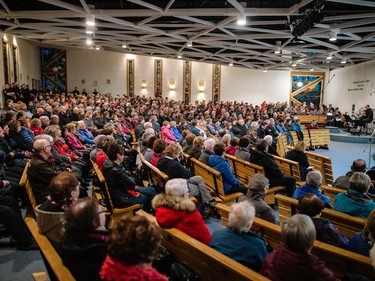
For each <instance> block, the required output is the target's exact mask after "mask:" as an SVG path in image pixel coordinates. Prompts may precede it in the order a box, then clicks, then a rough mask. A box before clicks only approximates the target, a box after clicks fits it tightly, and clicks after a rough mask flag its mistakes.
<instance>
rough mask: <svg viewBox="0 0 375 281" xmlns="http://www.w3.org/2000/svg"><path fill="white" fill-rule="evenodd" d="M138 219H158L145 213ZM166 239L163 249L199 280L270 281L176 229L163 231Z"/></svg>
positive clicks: (139, 213) (141, 213)
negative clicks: (143, 217)
mask: <svg viewBox="0 0 375 281" xmlns="http://www.w3.org/2000/svg"><path fill="white" fill-rule="evenodd" d="M137 215H140V216H145V217H146V218H147V219H148V220H149V221H151V222H153V223H156V224H157V222H156V219H155V217H153V216H152V215H150V214H148V213H145V212H144V211H138V212H137ZM162 236H163V238H162V245H163V246H164V247H166V248H167V249H168V251H170V252H171V253H172V254H173V256H174V257H175V258H176V259H177V261H178V262H180V263H183V264H185V265H186V266H188V267H189V268H190V269H191V270H192V271H194V272H195V273H196V274H197V275H198V277H199V280H207V281H211V280H212V281H217V280H223V281H226V280H228V281H229V280H238V281H240V280H244V281H245V280H260V281H265V280H269V279H267V278H266V277H264V276H262V275H260V274H259V273H256V272H255V271H253V270H251V269H249V268H248V267H246V266H244V265H242V264H240V263H238V262H236V261H235V260H233V259H231V258H229V257H227V256H225V255H223V254H221V253H220V252H218V251H216V250H214V249H212V248H210V247H209V246H207V245H205V244H203V243H201V242H199V241H198V240H196V239H194V238H192V237H190V236H189V235H187V234H185V233H183V232H181V231H179V230H177V229H175V228H170V229H165V228H162Z"/></svg>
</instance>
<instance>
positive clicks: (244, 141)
mask: <svg viewBox="0 0 375 281" xmlns="http://www.w3.org/2000/svg"><path fill="white" fill-rule="evenodd" d="M249 144H250V141H249V139H248V138H247V137H242V138H240V141H239V142H238V146H239V147H242V148H247V147H248V146H249Z"/></svg>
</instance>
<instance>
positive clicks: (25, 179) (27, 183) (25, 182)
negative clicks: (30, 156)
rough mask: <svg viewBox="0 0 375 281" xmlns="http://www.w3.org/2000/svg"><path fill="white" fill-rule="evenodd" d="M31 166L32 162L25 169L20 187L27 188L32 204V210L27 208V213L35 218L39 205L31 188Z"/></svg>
mask: <svg viewBox="0 0 375 281" xmlns="http://www.w3.org/2000/svg"><path fill="white" fill-rule="evenodd" d="M29 166H30V161H29V162H27V163H26V165H25V169H24V170H23V173H22V176H21V179H20V181H19V186H20V187H21V188H22V187H24V188H25V190H26V193H27V196H28V198H29V201H30V204H31V206H30V207H31V208H27V211H26V212H27V215H29V216H31V217H35V208H36V206H37V205H38V204H37V202H36V198H35V195H34V192H33V189H32V187H31V184H30V181H29V179H28V177H27V170H28V169H29Z"/></svg>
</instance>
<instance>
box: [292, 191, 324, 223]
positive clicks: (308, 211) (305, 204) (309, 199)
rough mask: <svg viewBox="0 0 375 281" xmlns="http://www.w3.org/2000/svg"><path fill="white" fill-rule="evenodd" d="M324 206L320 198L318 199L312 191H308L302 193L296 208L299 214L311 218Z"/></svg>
mask: <svg viewBox="0 0 375 281" xmlns="http://www.w3.org/2000/svg"><path fill="white" fill-rule="evenodd" d="M324 207H325V204H324V202H323V200H322V199H320V198H319V197H318V196H317V195H316V194H314V193H308V194H304V195H303V196H302V197H301V198H300V199H299V200H298V205H297V210H298V213H299V214H302V215H307V216H309V217H312V218H313V217H315V216H316V215H319V214H320V213H321V212H322V210H323V209H324Z"/></svg>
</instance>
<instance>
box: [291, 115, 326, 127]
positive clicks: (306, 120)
mask: <svg viewBox="0 0 375 281" xmlns="http://www.w3.org/2000/svg"><path fill="white" fill-rule="evenodd" d="M295 117H297V118H298V119H299V120H301V124H305V125H308V124H311V122H312V121H313V120H316V121H317V122H318V124H319V125H325V124H326V119H327V118H326V116H325V115H296V116H295Z"/></svg>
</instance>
